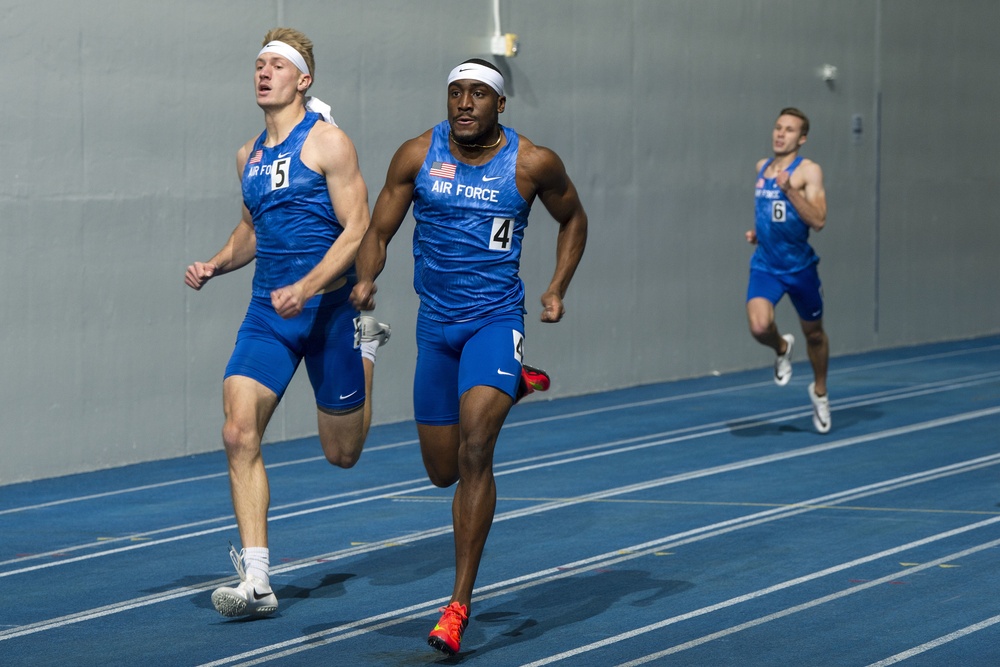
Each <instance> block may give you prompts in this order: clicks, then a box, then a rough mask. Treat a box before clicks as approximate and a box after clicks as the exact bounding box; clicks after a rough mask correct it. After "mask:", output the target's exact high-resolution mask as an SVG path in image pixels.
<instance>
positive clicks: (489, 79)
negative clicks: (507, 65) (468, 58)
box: [448, 63, 503, 97]
mask: <svg viewBox="0 0 1000 667" xmlns="http://www.w3.org/2000/svg"><path fill="white" fill-rule="evenodd" d="M459 79H472V80H473V81H482V82H483V83H485V84H486V85H487V86H489V87H490V88H492V89H493V90H495V91H497V95H499V96H500V97H503V74H501V73H500V72H498V71H496V70H495V69H491V68H489V67H486V66H484V65H480V64H478V63H462V64H461V65H459V66H458V67H456V68H455V69H453V70H451V74H449V75H448V85H449V86H450V85H451V84H452V83H453V82H455V81H458V80H459Z"/></svg>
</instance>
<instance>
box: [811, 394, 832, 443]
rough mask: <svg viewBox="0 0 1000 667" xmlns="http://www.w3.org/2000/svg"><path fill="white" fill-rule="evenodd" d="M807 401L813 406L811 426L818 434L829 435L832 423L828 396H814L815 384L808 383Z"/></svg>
mask: <svg viewBox="0 0 1000 667" xmlns="http://www.w3.org/2000/svg"><path fill="white" fill-rule="evenodd" d="M809 400H811V401H812V404H813V426H815V427H816V430H817V431H819V432H820V433H829V432H830V426H832V423H831V421H830V395H829V394H827V395H826V396H817V395H816V383H815V382H810V383H809Z"/></svg>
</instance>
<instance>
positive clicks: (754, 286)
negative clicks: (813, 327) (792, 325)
mask: <svg viewBox="0 0 1000 667" xmlns="http://www.w3.org/2000/svg"><path fill="white" fill-rule="evenodd" d="M785 294H787V295H788V298H789V299H791V300H792V305H793V306H795V312H797V313H798V314H799V319H801V320H802V321H804V322H815V321H816V320H820V319H822V318H823V285H822V284H821V283H820V281H819V271H817V270H816V265H815V264H813V265H812V266H810V267H808V268H805V269H802V270H801V271H797V272H795V273H785V274H774V273H768V272H767V271H760V270H757V269H750V284H749V286H748V287H747V301H749V300H750V299H754V298H757V297H761V298H764V299H767V300H768V301H770V302H771V303H773V304H775V305H777V303H778V302H779V301H781V297H783V296H784V295H785Z"/></svg>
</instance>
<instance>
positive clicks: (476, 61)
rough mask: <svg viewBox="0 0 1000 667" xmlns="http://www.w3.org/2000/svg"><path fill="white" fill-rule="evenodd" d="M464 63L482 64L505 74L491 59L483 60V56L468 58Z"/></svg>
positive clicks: (500, 73)
mask: <svg viewBox="0 0 1000 667" xmlns="http://www.w3.org/2000/svg"><path fill="white" fill-rule="evenodd" d="M462 64H463V65H469V64H472V65H482V66H483V67H489V68H490V69H491V70H493V71H494V72H496V73H497V74H499V75H500V76H503V72H501V71H500V70H499V69H497V66H496V65H494V64H493V63H491V62H490V61H489V60H483V59H482V58H469V59H468V60H466V61H465V62H463V63H462Z"/></svg>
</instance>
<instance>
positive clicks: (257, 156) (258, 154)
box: [250, 150, 264, 164]
mask: <svg viewBox="0 0 1000 667" xmlns="http://www.w3.org/2000/svg"><path fill="white" fill-rule="evenodd" d="M263 155H264V151H263V150H259V151H257V152H256V153H254V154H253V157H251V158H250V164H257V163H258V162H260V158H261V157H263Z"/></svg>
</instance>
